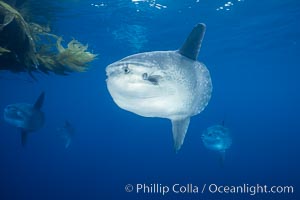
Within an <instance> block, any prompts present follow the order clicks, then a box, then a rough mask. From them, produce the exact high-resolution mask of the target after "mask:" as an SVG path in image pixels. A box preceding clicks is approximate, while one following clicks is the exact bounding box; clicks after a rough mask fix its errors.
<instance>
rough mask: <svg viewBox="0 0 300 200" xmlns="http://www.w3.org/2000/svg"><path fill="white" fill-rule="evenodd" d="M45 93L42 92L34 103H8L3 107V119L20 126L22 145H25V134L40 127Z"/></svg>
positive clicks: (42, 123) (42, 119)
mask: <svg viewBox="0 0 300 200" xmlns="http://www.w3.org/2000/svg"><path fill="white" fill-rule="evenodd" d="M44 98H45V93H44V92H42V93H41V95H40V96H39V98H38V99H37V100H36V102H35V104H28V103H17V104H10V105H8V106H6V108H5V109H4V120H5V121H6V122H7V123H9V124H11V125H13V126H15V127H18V128H21V138H22V145H23V146H25V144H26V140H27V135H28V133H30V132H34V131H37V130H38V129H40V128H42V126H43V125H44V122H45V116H44V113H43V112H42V111H41V108H42V105H43V103H44Z"/></svg>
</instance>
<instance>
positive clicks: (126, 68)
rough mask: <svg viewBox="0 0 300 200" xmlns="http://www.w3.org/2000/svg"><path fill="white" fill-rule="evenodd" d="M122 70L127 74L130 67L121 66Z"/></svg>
mask: <svg viewBox="0 0 300 200" xmlns="http://www.w3.org/2000/svg"><path fill="white" fill-rule="evenodd" d="M123 71H124V73H125V74H128V73H129V72H130V69H129V68H128V66H125V67H123Z"/></svg>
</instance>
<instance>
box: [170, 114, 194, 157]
mask: <svg viewBox="0 0 300 200" xmlns="http://www.w3.org/2000/svg"><path fill="white" fill-rule="evenodd" d="M189 124H190V118H189V117H187V118H185V119H182V120H172V131H173V140H174V149H175V151H176V152H178V151H179V149H180V148H181V146H182V144H183V141H184V137H185V134H186V132H187V129H188V127H189Z"/></svg>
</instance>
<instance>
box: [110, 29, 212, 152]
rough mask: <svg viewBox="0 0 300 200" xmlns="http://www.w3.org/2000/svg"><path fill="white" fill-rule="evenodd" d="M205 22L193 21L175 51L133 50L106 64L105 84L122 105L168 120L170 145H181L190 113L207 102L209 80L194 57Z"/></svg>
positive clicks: (117, 102)
mask: <svg viewBox="0 0 300 200" xmlns="http://www.w3.org/2000/svg"><path fill="white" fill-rule="evenodd" d="M205 29H206V26H205V24H197V25H196V26H195V27H194V29H193V30H192V32H191V33H190V35H189V36H188V37H187V39H186V41H185V42H184V44H183V46H182V47H181V48H180V49H179V50H175V51H152V52H146V53H139V54H134V55H131V56H128V57H125V58H123V59H122V60H119V61H117V62H114V63H112V64H110V65H108V66H107V68H106V75H107V80H106V82H107V88H108V91H109V93H110V94H111V96H112V98H113V100H114V102H115V103H116V104H117V105H118V106H119V107H120V108H122V109H124V110H127V111H130V112H133V113H135V114H137V115H140V116H143V117H160V118H167V119H170V120H171V121H172V131H173V139H174V148H175V150H176V152H177V151H178V150H179V149H180V148H181V146H182V144H183V141H184V138H185V134H186V132H187V129H188V126H189V123H190V117H191V116H194V115H197V114H199V113H200V112H201V111H203V110H204V108H205V107H206V106H207V104H208V102H209V100H210V97H211V93H212V82H211V78H210V74H209V71H208V69H207V68H206V66H205V65H204V64H203V63H200V62H198V61H197V58H198V54H199V51H200V47H201V43H202V39H203V36H204V33H205Z"/></svg>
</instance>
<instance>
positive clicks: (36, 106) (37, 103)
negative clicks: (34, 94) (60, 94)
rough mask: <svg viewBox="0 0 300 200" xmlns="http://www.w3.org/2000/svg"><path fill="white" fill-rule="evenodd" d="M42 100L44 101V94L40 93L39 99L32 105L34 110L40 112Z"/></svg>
mask: <svg viewBox="0 0 300 200" xmlns="http://www.w3.org/2000/svg"><path fill="white" fill-rule="evenodd" d="M44 99H45V92H42V93H41V94H40V96H39V98H38V99H37V100H36V102H35V104H34V108H36V109H38V110H40V109H41V108H42V106H43V103H44Z"/></svg>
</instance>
